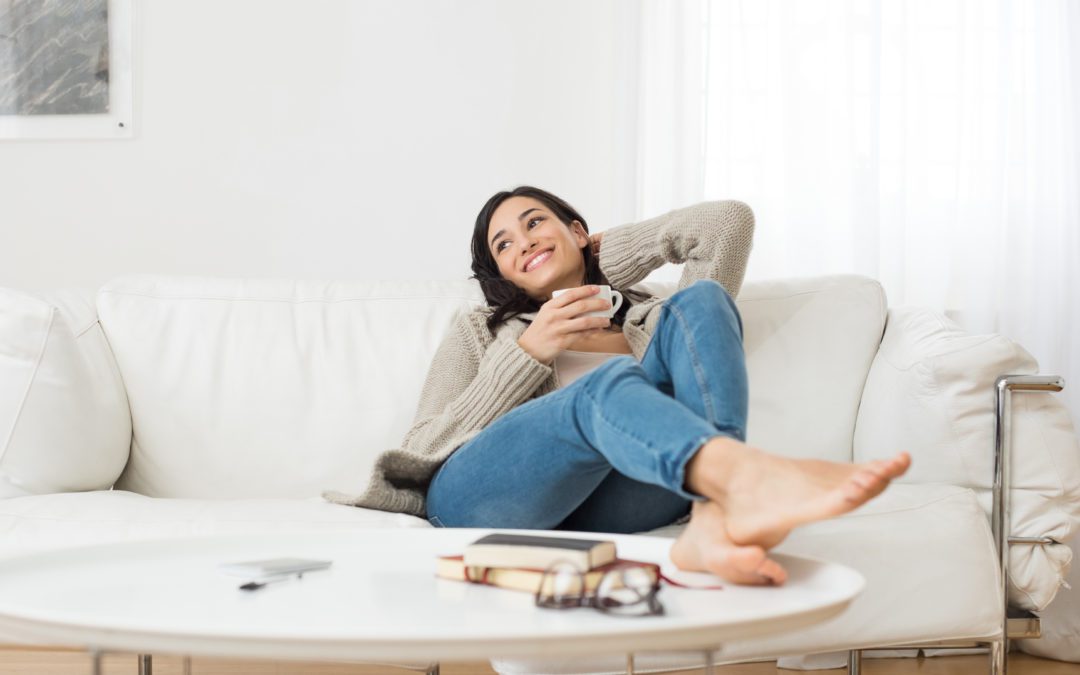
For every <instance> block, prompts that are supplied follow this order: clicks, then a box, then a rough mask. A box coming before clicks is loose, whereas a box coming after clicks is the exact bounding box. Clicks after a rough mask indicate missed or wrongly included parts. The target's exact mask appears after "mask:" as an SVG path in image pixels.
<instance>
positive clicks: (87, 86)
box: [0, 0, 135, 139]
mask: <svg viewBox="0 0 1080 675" xmlns="http://www.w3.org/2000/svg"><path fill="white" fill-rule="evenodd" d="M134 2H135V0H0V139H65V138H66V139H82V138H88V139H89V138H131V137H132V136H133V135H134V132H135V129H134V119H133V118H134V114H133V107H134V106H133V101H132V79H133V77H132V61H133V58H132V56H133V49H132V33H133V29H134V18H135V17H134Z"/></svg>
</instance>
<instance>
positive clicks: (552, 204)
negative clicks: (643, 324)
mask: <svg viewBox="0 0 1080 675" xmlns="http://www.w3.org/2000/svg"><path fill="white" fill-rule="evenodd" d="M511 197H532V198H533V199H536V200H537V201H539V202H540V203H542V204H543V205H544V206H546V207H547V208H548V209H549V210H550V211H551V212H552V213H554V214H555V217H556V218H558V219H559V220H560V221H562V223H563V225H566V226H567V227H570V224H571V223H572V222H574V221H575V220H576V221H578V222H580V223H581V226H582V227H583V228H585V232H588V231H589V225H588V223H586V222H585V218H583V217H582V215H581V214H580V213H578V212H577V209H575V208H574V207H572V206H570V205H569V204H567V203H566V201H565V200H563V199H560V198H559V197H556V196H555V195H553V194H551V193H550V192H547V191H546V190H541V189H540V188H537V187H532V186H531V185H520V186H518V187H516V188H514V189H513V190H504V191H502V192H497V193H495V195H493V196H492V197H491V199H488V200H487V203H486V204H484V208H482V209H480V214H479V215H478V216H476V226H475V227H474V228H473V236H472V271H473V275H472V276H471V277H470V279H476V280H477V281H479V282H480V289H481V290H482V291H483V292H484V298H485V299H486V300H487V303H488V305H489V306H490V307H492V308H493V309H494V311H493V312H492V314H491V316H489V317H488V319H487V327H488V330H490V331H491V333H492V334H494V333H495V329H496V328H498V327H499V325H500V324H502V323H504V322H505V321H507V320H509V319H512V318H514V317H516V316H518V315H519V314H526V313H529V312H535V311H537V310H539V309H540V304H541V303H539V302H537V301H536V300H535V299H533V298H532V297H530V296H529V294H527V293H526V292H525V291H524V290H522V289H521V288H519V287H518V286H516V285H515V284H514V283H513V282H512V281H509V280H507V279H504V278H503V276H502V274H501V273H500V272H499V266H498V264H496V262H495V257H494V256H493V255H492V254H491V249H490V248H489V247H488V244H487V233H488V227H489V226H490V225H491V216H492V214H493V213H495V209H497V208H499V205H500V204H502V203H503V202H504V201H506V200H507V199H510V198H511ZM581 254H582V256H583V257H584V259H585V279H584V283H583V284H582V285H587V284H603V285H607V286H610V285H611V284H610V282H608V280H607V277H605V276H604V273H603V272H601V271H600V260H599V259H598V258H597V257H596V256H595V255H593V252H592V246H586V247H584V248H583V249H581ZM627 295H629V294H628V293H623V303H622V306H621V307H619V311H618V312H616V313H615V316H614V317H612V319H611V322H612V323H613V324H615V325H617V326H621V325H623V321H625V320H626V311H627V310H628V309H630V306H631V303H630V298H629V297H627ZM635 295H636V294H635Z"/></svg>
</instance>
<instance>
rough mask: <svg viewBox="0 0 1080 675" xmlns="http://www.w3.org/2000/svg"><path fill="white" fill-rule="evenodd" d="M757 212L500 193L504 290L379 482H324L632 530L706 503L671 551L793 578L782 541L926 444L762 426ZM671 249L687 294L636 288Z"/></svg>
mask: <svg viewBox="0 0 1080 675" xmlns="http://www.w3.org/2000/svg"><path fill="white" fill-rule="evenodd" d="M753 226H754V216H753V213H752V212H751V211H750V208H749V207H747V206H746V204H743V203H742V202H737V201H721V202H705V203H702V204H696V205H693V206H688V207H686V208H682V209H676V210H674V211H671V212H669V213H666V214H664V215H662V216H657V217H655V218H650V219H648V220H645V221H642V222H639V223H629V224H626V225H622V226H619V227H615V228H612V229H610V230H608V231H606V233H605V235H604V237H602V238H601V237H596V236H594V237H590V236H589V231H588V226H587V225H586V223H585V219H584V218H583V217H582V216H581V214H579V213H578V212H577V211H576V210H574V208H573V207H571V206H570V205H569V204H567V203H566V202H565V201H564V200H562V199H560V198H558V197H556V196H555V195H552V194H550V193H548V192H545V191H543V190H540V189H539V188H535V187H530V186H521V187H518V188H516V189H515V190H512V191H505V192H499V193H497V194H496V195H494V196H493V197H492V198H491V199H489V200H488V201H487V203H486V204H485V205H484V207H483V208H482V209H481V211H480V214H479V216H477V219H476V224H475V227H474V230H473V237H472V253H473V262H472V269H473V274H474V278H475V279H477V280H478V281H479V282H480V286H481V288H482V289H483V291H484V296H485V298H486V299H487V301H488V306H487V307H483V308H479V309H476V310H474V311H470V312H466V313H463V314H461V315H459V316H458V317H457V319H456V320H455V321H454V324H453V325H452V326H451V327H450V330H449V331H448V333H447V335H446V336H445V337H444V339H443V342H442V344H440V346H439V350H438V352H437V353H436V355H435V358H434V360H433V361H432V364H431V367H430V369H429V371H428V376H427V380H426V382H425V383H424V390H423V393H422V394H421V398H420V405H419V409H418V410H417V413H416V420H415V422H414V423H413V427H412V429H410V430H409V432H408V433H407V434H406V436H405V440H404V444H403V446H402V447H401V448H400V449H397V450H389V451H387V452H385V453H383V454H382V455H381V456H380V457H379V459H378V460H377V462H376V466H375V471H374V473H373V476H372V480H371V483H370V484H369V486H368V489H367V491H366V492H365V493H364V494H362V495H360V496H357V497H350V496H348V495H341V494H335V493H328V494H326V495H324V496H325V497H326V498H327V499H329V500H330V501H336V502H339V503H347V504H356V505H358V506H365V507H368V508H381V509H385V510H390V511H404V512H407V513H414V514H416V515H420V516H426V517H427V519H428V521H429V522H430V523H431V524H433V525H435V526H437V527H444V526H445V527H503V528H520V529H565V530H581V531H591V532H621V533H629V532H642V531H646V530H651V529H654V528H658V527H662V526H664V525H669V524H671V523H673V522H678V521H681V520H683V519H685V518H686V517H687V516H690V522H689V525H688V526H687V528H686V529H685V530H683V532H682V534H681V535H680V536H679V538H678V540H677V541H676V543H675V544H674V546H673V547H672V549H671V558H672V561H673V562H674V563H675V564H676V565H678V566H679V567H680V568H682V569H686V570H695V571H708V572H712V573H714V574H718V575H720V576H722V577H724V578H726V579H728V580H730V581H734V582H737V583H746V584H781V583H783V582H784V580H785V579H786V577H787V572H786V571H785V570H784V568H783V567H781V566H780V564H779V563H777V562H776V561H775V560H773V559H771V558H769V557H768V554H767V550H768V549H769V548H771V547H772V546H775V545H776V544H778V543H780V541H782V540H783V539H784V538H785V537H786V536H787V533H788V532H789V531H790V530H791V529H792V528H793V527H796V526H798V525H801V524H803V523H807V522H811V521H814V520H820V519H823V518H828V517H831V516H835V515H838V514H840V513H845V512H847V511H850V510H852V509H854V508H856V507H857V506H859V505H860V504H862V503H864V502H866V501H867V500H869V499H871V498H873V497H874V496H876V495H878V494H879V493H881V491H882V490H884V489H885V486H886V485H887V484H888V483H889V481H890V480H892V479H893V478H895V477H897V476H899V475H901V474H903V473H904V472H905V471H906V470H907V467H908V464H909V463H910V457H908V456H907V454H906V453H900V454H898V455H897V456H896V457H893V458H891V459H884V460H879V461H876V462H868V463H865V464H862V465H854V464H836V463H832V462H821V461H813V462H811V461H799V460H788V459H784V458H781V457H777V456H774V455H770V454H769V453H766V452H763V451H761V450H758V449H756V448H750V447H749V446H747V445H746V444H745V443H744V441H745V439H746V418H747V408H748V386H747V377H746V362H745V356H744V354H743V348H742V319H741V317H740V316H739V312H738V309H737V307H736V305H735V301H734V299H733V298H734V296H735V295H736V294H737V293H738V291H739V288H740V286H741V284H742V279H743V274H744V273H745V270H746V262H747V258H748V256H749V253H750V247H751V239H752V235H753ZM669 262H670V263H677V264H683V265H684V267H683V272H682V278H681V279H680V281H679V290H678V291H677V292H676V293H675V294H674V295H672V296H671V297H670V298H660V297H653V296H646V295H642V294H635V293H634V292H633V291H631V290H630V288H631V287H632V286H633V285H634V284H636V283H637V282H639V281H641V280H642V279H644V278H645V276H646V275H648V274H649V273H650V272H651V271H652V270H654V269H656V268H658V267H660V266H661V265H663V264H664V263H669ZM599 284H605V285H611V286H612V287H613V288H615V289H616V290H618V291H619V292H620V293H622V294H623V296H624V298H626V297H630V296H633V295H636V296H637V297H636V299H637V300H638V302H637V303H636V304H633V305H631V304H630V303H629V302H627V301H625V300H624V302H623V305H622V307H620V312H619V313H616V314H615V317H614V318H613V319H608V318H607V316H595V315H593V313H594V312H596V311H598V310H599V311H600V312H605V311H607V312H610V311H611V309H612V308H611V304H610V302H609V301H608V300H606V299H603V298H600V297H596V296H597V292H598V291H599V287H598V285H599ZM564 288H565V289H568V290H567V291H566V292H565V293H560V294H559V295H558V296H556V297H552V291H555V290H559V289H564ZM568 355H572V357H573V358H572V359H569V360H567V356H568ZM571 374H572V375H573V377H571V376H570V375H571Z"/></svg>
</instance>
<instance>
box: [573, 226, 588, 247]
mask: <svg viewBox="0 0 1080 675" xmlns="http://www.w3.org/2000/svg"><path fill="white" fill-rule="evenodd" d="M570 229H571V230H572V231H573V233H574V240H575V241H577V245H578V248H585V247H586V246H588V245H589V244H590V243H591V240H590V239H589V233H588V232H586V231H585V226H584V225H582V224H581V221H580V220H575V221H573V222H571V223H570Z"/></svg>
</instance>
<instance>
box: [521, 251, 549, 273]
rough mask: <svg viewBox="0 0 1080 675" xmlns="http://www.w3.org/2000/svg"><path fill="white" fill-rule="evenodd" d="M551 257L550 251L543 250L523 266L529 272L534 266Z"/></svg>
mask: <svg viewBox="0 0 1080 675" xmlns="http://www.w3.org/2000/svg"><path fill="white" fill-rule="evenodd" d="M550 257H551V251H545V252H544V253H541V254H540V255H538V256H536V257H535V258H533V259H532V260H530V261H529V264H528V265H526V266H525V271H526V272H531V271H532V269H533V268H534V267H537V266H538V265H539V264H540V263H542V262H544V261H545V260H547V259H548V258H550Z"/></svg>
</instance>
